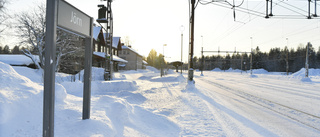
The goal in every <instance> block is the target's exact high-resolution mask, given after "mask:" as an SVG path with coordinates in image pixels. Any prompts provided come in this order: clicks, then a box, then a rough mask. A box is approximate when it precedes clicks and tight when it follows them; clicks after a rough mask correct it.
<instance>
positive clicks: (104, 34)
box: [103, 33, 121, 48]
mask: <svg viewBox="0 0 320 137" xmlns="http://www.w3.org/2000/svg"><path fill="white" fill-rule="evenodd" d="M108 35H109V34H108ZM108 35H107V33H103V37H104V38H105V39H106V38H107V36H108ZM120 39H121V37H113V39H112V47H114V48H118V44H119V42H120V44H121V41H120Z"/></svg>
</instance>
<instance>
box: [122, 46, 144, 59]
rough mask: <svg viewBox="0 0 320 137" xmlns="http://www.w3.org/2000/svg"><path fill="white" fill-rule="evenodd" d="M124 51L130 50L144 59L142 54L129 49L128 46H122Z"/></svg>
mask: <svg viewBox="0 0 320 137" xmlns="http://www.w3.org/2000/svg"><path fill="white" fill-rule="evenodd" d="M122 49H128V50H131V51H132V52H134V53H136V54H137V55H138V56H141V57H143V56H142V55H141V54H139V53H138V52H137V51H136V50H134V49H132V48H129V47H127V46H122Z"/></svg>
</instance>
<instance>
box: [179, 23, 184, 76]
mask: <svg viewBox="0 0 320 137" xmlns="http://www.w3.org/2000/svg"><path fill="white" fill-rule="evenodd" d="M180 31H181V74H182V64H183V63H182V57H183V31H184V26H183V25H181V26H180Z"/></svg>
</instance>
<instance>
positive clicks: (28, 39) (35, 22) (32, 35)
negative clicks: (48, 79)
mask: <svg viewBox="0 0 320 137" xmlns="http://www.w3.org/2000/svg"><path fill="white" fill-rule="evenodd" d="M45 13H46V8H45V5H44V4H41V5H39V6H38V7H37V8H36V9H35V10H34V11H32V12H22V13H19V14H16V17H17V20H18V25H17V31H18V32H17V34H19V37H21V38H22V43H26V44H28V45H31V47H32V48H33V49H34V50H35V51H36V54H37V55H38V56H39V58H36V56H34V55H33V54H32V53H31V52H30V51H29V50H28V49H23V50H22V52H23V53H24V54H25V55H26V56H27V57H29V58H31V59H32V61H33V62H34V63H35V65H36V66H37V67H38V68H39V69H43V68H44V60H45V58H44V57H45V56H44V51H45V28H46V22H45V21H46V20H45ZM77 39H79V37H78V36H74V35H72V34H70V33H67V32H65V31H62V30H59V31H58V32H57V43H56V44H57V50H56V51H57V53H56V55H57V58H56V61H57V62H56V71H58V70H59V62H60V58H61V57H62V56H64V55H67V54H70V53H74V52H75V51H76V50H77V49H72V47H70V45H71V46H72V41H74V40H77Z"/></svg>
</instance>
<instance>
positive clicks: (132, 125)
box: [0, 62, 320, 137]
mask: <svg viewBox="0 0 320 137" xmlns="http://www.w3.org/2000/svg"><path fill="white" fill-rule="evenodd" d="M319 72H320V70H310V73H309V74H310V78H309V79H305V78H304V70H303V69H302V70H301V71H299V72H297V73H294V74H292V75H289V76H286V75H283V74H281V73H269V72H266V71H264V70H254V72H253V73H254V75H252V76H250V75H249V72H248V73H245V72H243V73H242V74H241V73H240V71H239V70H228V71H225V72H224V71H221V70H217V69H216V70H214V71H205V72H204V76H200V72H195V78H194V79H195V85H193V84H188V82H187V80H186V77H187V76H186V75H187V74H186V72H185V73H184V74H183V75H180V73H175V72H173V71H169V74H168V75H166V76H164V77H160V73H159V71H158V70H156V69H154V68H152V67H148V68H147V69H146V70H138V71H122V72H120V73H115V79H114V80H113V81H103V77H102V74H103V69H101V68H93V73H92V79H93V81H92V99H91V101H92V102H91V118H90V119H88V120H82V91H83V83H82V82H81V80H80V81H79V80H78V79H79V77H80V79H82V76H81V75H82V74H83V72H81V73H80V76H79V75H76V76H75V78H76V79H77V80H76V81H75V82H72V79H73V78H72V76H71V75H67V74H61V73H58V74H57V75H56V106H55V136H58V137H60V136H63V137H65V136H83V137H87V136H105V137H109V136H161V137H164V136H165V137H168V136H172V137H176V136H255V137H256V136H290V137H291V136H320V108H319V107H318V104H320V74H319ZM41 74H42V73H41V72H38V71H37V70H33V69H29V68H25V67H11V66H9V65H8V64H5V63H2V62H0V78H1V79H0V137H11V136H23V137H25V136H42V107H43V106H42V104H43V84H42V83H41V82H42V80H41V77H42V76H41Z"/></svg>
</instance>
